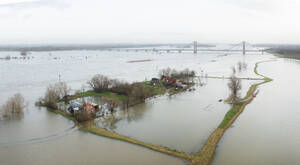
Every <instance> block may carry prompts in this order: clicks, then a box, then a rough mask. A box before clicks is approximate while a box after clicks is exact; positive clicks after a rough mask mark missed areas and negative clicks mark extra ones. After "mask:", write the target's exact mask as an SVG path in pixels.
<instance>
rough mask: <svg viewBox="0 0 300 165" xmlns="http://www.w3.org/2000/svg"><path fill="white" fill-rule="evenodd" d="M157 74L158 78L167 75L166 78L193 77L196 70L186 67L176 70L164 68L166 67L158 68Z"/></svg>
mask: <svg viewBox="0 0 300 165" xmlns="http://www.w3.org/2000/svg"><path fill="white" fill-rule="evenodd" d="M158 75H159V77H160V78H163V77H168V78H177V79H185V78H190V77H195V75H196V72H195V71H193V70H189V69H188V68H186V69H184V70H182V71H177V70H175V69H171V68H166V69H162V70H160V71H159V73H158Z"/></svg>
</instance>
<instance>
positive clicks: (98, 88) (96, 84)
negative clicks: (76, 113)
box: [87, 74, 110, 93]
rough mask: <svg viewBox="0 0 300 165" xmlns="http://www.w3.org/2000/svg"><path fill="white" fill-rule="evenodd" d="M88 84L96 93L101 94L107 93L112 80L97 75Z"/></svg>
mask: <svg viewBox="0 0 300 165" xmlns="http://www.w3.org/2000/svg"><path fill="white" fill-rule="evenodd" d="M87 83H88V84H89V85H90V87H91V88H92V89H93V90H94V91H95V92H99V93H100V92H105V91H106V90H107V89H108V87H109V85H110V80H109V79H108V77H106V76H104V75H101V74H97V75H95V76H94V77H93V78H92V79H91V80H90V81H88V82H87Z"/></svg>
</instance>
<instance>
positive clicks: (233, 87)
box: [228, 75, 242, 102]
mask: <svg viewBox="0 0 300 165" xmlns="http://www.w3.org/2000/svg"><path fill="white" fill-rule="evenodd" d="M228 87H229V89H230V91H231V95H232V101H233V102H235V101H236V100H237V99H238V97H239V91H240V90H241V89H242V85H241V80H240V79H239V78H237V77H235V76H234V75H232V76H231V77H230V79H229V83H228Z"/></svg>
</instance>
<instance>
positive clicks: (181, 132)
mask: <svg viewBox="0 0 300 165" xmlns="http://www.w3.org/2000/svg"><path fill="white" fill-rule="evenodd" d="M7 55H11V56H19V54H18V52H0V57H5V56H7ZM28 56H30V59H11V60H0V75H1V78H2V81H1V82H0V90H1V91H3V92H1V93H0V104H2V103H4V102H5V101H6V99H7V98H8V97H9V96H11V95H13V94H15V93H17V92H20V93H22V94H23V95H24V97H25V100H26V102H27V103H28V107H27V110H26V111H25V113H24V116H23V117H22V118H20V119H18V120H0V159H1V160H3V162H4V163H5V164H20V163H21V162H22V163H24V164H33V162H34V163H36V162H43V163H45V162H47V163H49V164H69V163H70V162H72V164H99V162H102V163H103V164H122V163H124V162H126V164H141V162H143V164H184V163H185V162H183V161H182V160H180V159H177V158H174V157H170V156H167V155H164V154H161V153H157V152H154V151H150V150H147V149H144V148H141V147H138V146H135V145H131V144H127V143H124V142H120V141H116V140H111V139H106V138H103V137H98V136H94V135H91V134H88V133H84V132H81V131H79V130H78V129H77V128H76V127H73V123H72V122H70V121H68V120H67V119H64V118H63V117H61V116H59V115H55V114H53V113H50V112H48V111H47V110H45V109H44V108H41V109H39V108H37V107H35V106H34V103H35V101H37V100H38V98H39V97H40V96H42V95H43V94H44V92H45V89H46V87H47V86H48V85H49V84H50V83H53V82H58V81H59V79H60V80H62V81H66V82H67V83H68V84H69V85H70V86H71V87H72V88H73V89H74V90H75V89H80V88H84V89H85V90H87V89H88V88H87V85H86V82H87V80H89V79H90V78H91V77H92V76H93V75H95V74H97V73H100V74H105V75H107V76H109V77H112V78H119V79H123V80H126V81H129V82H134V81H143V80H145V79H148V80H149V79H151V78H152V77H157V74H158V71H159V70H160V69H163V68H166V67H171V68H175V69H184V68H189V69H193V70H195V71H196V72H197V73H198V75H199V76H206V75H208V76H219V77H223V76H224V77H228V76H230V75H231V72H232V71H231V67H232V66H235V65H236V64H237V63H238V62H240V61H244V62H246V63H247V69H246V70H245V71H243V72H238V73H237V74H238V76H240V77H245V78H247V77H252V78H253V77H257V76H256V75H255V74H254V73H253V68H254V64H255V62H257V61H260V60H264V59H270V58H272V56H271V55H255V54H253V55H247V56H244V57H243V56H242V55H241V54H240V53H235V54H227V55H226V54H225V53H222V52H219V53H215V52H214V53H209V52H202V53H201V54H197V55H194V54H189V53H151V52H149V53H144V52H105V51H62V52H32V53H31V54H29V55H28ZM146 59H151V60H150V61H143V62H134V63H132V62H128V61H136V60H146ZM124 68H126V69H124ZM201 81H202V82H204V83H205V84H206V85H204V86H202V87H200V86H197V87H196V90H195V91H192V92H184V93H181V94H178V95H175V96H172V97H171V98H169V97H168V96H161V97H158V98H152V99H150V100H148V101H147V102H146V103H145V104H140V105H138V106H135V107H132V108H130V109H129V110H126V111H119V112H117V113H115V114H113V115H111V116H106V117H105V118H98V119H97V120H96V121H97V123H98V125H99V126H101V127H105V128H108V129H110V130H113V131H115V132H117V133H120V134H124V135H127V136H130V137H133V138H136V139H139V140H142V141H145V142H148V143H152V144H158V145H162V146H167V147H169V148H172V149H176V150H179V151H184V152H187V153H194V152H197V151H199V149H200V148H201V146H202V145H203V143H204V142H205V140H206V139H207V137H208V136H209V135H210V133H211V132H212V131H213V130H214V129H215V128H216V127H218V124H219V123H220V121H221V120H222V119H223V117H224V114H225V113H226V112H227V110H228V109H229V108H230V106H229V105H227V104H224V103H222V102H218V100H220V99H224V98H226V97H228V95H229V90H228V88H227V82H228V81H227V80H226V79H209V78H208V79H206V78H202V79H201ZM242 83H243V88H242V92H241V93H242V96H243V95H245V93H246V92H247V90H248V88H249V86H250V85H251V84H252V83H255V81H252V80H251V81H248V80H245V81H242ZM262 93H263V92H262ZM83 151H85V152H83ZM14 154H17V158H15V157H14V158H12V155H14ZM32 155H35V156H32ZM53 155H55V157H56V158H57V159H55V160H53V159H52V158H53ZM116 157H118V159H115V158H116ZM38 164H39V163H38Z"/></svg>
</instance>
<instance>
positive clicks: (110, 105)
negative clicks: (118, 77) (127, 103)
mask: <svg viewBox="0 0 300 165" xmlns="http://www.w3.org/2000/svg"><path fill="white" fill-rule="evenodd" d="M101 102H102V106H101V107H104V106H103V105H104V104H106V108H107V109H108V110H109V111H110V112H113V111H114V110H115V108H117V107H120V106H121V105H122V102H120V101H119V100H117V99H115V98H107V97H105V96H103V97H102V98H101Z"/></svg>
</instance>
